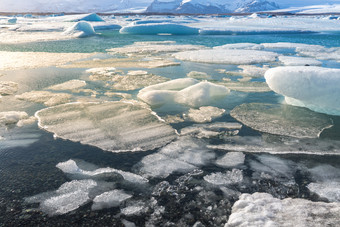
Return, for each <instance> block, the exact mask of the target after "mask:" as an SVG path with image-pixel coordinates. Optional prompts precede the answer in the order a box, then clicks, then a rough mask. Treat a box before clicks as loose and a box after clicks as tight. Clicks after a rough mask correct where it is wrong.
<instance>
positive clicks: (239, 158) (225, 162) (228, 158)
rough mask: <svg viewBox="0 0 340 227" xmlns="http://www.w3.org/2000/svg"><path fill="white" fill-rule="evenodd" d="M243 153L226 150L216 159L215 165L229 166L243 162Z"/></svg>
mask: <svg viewBox="0 0 340 227" xmlns="http://www.w3.org/2000/svg"><path fill="white" fill-rule="evenodd" d="M244 159H245V155H244V154H243V153H242V152H228V153H227V154H225V155H223V156H222V157H221V158H219V159H217V160H216V165H218V166H221V167H225V168H230V167H234V166H238V165H242V164H243V163H244Z"/></svg>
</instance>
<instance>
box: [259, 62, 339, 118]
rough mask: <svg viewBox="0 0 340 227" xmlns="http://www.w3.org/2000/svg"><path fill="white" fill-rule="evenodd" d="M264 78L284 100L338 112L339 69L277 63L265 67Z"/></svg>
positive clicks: (311, 107)
mask: <svg viewBox="0 0 340 227" xmlns="http://www.w3.org/2000/svg"><path fill="white" fill-rule="evenodd" d="M265 78H266V82H267V84H268V85H269V87H270V88H271V89H272V90H273V91H275V92H276V93H279V94H281V95H284V96H285V97H286V102H287V103H288V104H291V105H296V106H303V107H307V108H309V109H311V110H314V111H317V112H322V113H328V114H334V115H340V108H339V106H340V101H339V99H338V97H340V90H339V89H338V88H339V86H340V69H330V68H322V67H316V66H309V67H304V66H295V67H294V66H291V67H277V68H273V69H270V70H268V71H267V72H266V74H265Z"/></svg>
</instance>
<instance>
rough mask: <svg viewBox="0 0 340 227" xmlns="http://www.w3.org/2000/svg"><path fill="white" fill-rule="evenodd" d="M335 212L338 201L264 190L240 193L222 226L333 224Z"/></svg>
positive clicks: (338, 210) (336, 220) (336, 213)
mask: <svg viewBox="0 0 340 227" xmlns="http://www.w3.org/2000/svg"><path fill="white" fill-rule="evenodd" d="M339 213H340V204H339V203H324V202H312V201H308V200H305V199H292V198H288V199H284V200H280V199H277V198H274V197H273V196H272V195H270V194H267V193H254V194H252V195H250V194H242V195H241V196H240V198H239V200H238V201H237V202H236V203H235V204H234V206H233V208H232V214H231V215H230V217H229V220H228V223H226V225H225V227H250V226H251V227H255V226H315V227H316V226H325V225H330V226H336V225H338V223H339V222H340V217H339ZM311 217H313V218H311Z"/></svg>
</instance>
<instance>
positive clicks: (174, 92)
mask: <svg viewBox="0 0 340 227" xmlns="http://www.w3.org/2000/svg"><path fill="white" fill-rule="evenodd" d="M228 93H229V89H228V88H226V87H224V86H221V85H216V84H213V83H210V82H199V81H197V80H195V79H191V78H184V79H176V80H171V81H168V82H165V83H161V84H156V85H152V86H149V87H146V88H144V89H142V90H140V92H139V93H138V96H137V97H138V98H139V99H140V100H142V101H144V102H146V103H147V104H149V105H151V106H156V105H164V104H166V103H180V104H184V105H188V106H191V107H196V108H198V107H201V106H205V105H209V104H211V103H212V102H213V101H214V100H216V99H218V98H222V97H225V96H226V95H227V94H228Z"/></svg>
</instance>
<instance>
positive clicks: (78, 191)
mask: <svg viewBox="0 0 340 227" xmlns="http://www.w3.org/2000/svg"><path fill="white" fill-rule="evenodd" d="M97 185H98V184H97V182H95V181H94V180H79V181H78V180H74V181H71V182H66V183H64V184H63V185H61V186H60V187H59V189H57V190H56V191H54V192H45V193H42V194H38V195H35V196H32V197H28V198H26V199H25V201H26V202H27V203H40V209H41V210H42V211H43V212H45V213H47V214H49V215H51V216H52V215H60V214H66V213H68V212H70V211H73V210H76V209H78V208H79V207H80V206H82V205H84V204H86V203H89V202H90V201H91V199H90V197H89V193H90V190H91V189H93V188H95V187H96V186H97Z"/></svg>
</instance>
